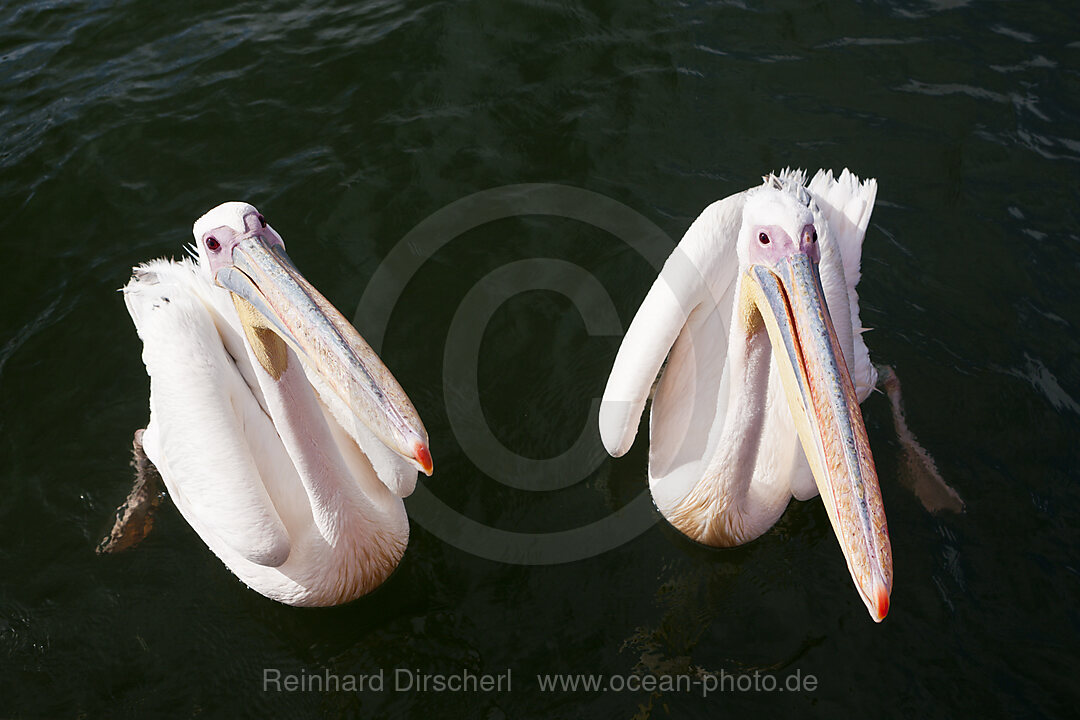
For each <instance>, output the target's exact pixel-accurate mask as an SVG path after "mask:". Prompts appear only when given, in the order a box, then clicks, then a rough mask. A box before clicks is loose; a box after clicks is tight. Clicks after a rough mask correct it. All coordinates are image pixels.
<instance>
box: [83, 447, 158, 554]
mask: <svg viewBox="0 0 1080 720" xmlns="http://www.w3.org/2000/svg"><path fill="white" fill-rule="evenodd" d="M142 437H143V431H142V430H136V431H135V440H134V443H133V448H132V458H131V467H132V468H134V470H135V484H134V485H133V486H132V488H131V492H130V493H128V496H127V499H126V500H125V501H124V503H123V504H122V505H121V506H120V507H118V508H117V509H116V522H115V523H114V524H113V528H112V530H111V531H110V532H109V534H108V535H107V536H106V537H104V538H102V540H101V542H100V543H98V547H97V552H98V553H99V554H101V553H114V552H120V551H121V550H127V549H128V548H131V547H135V546H136V545H138V544H139V543H140V542H142V540H143V538H145V537H146V536H147V535H148V534H150V530H151V529H152V528H153V527H154V513H155V511H157V508H158V506H159V505H161V501H162V499H163V498H164V497H165V487H164V484H163V483H162V481H161V475H159V474H158V471H157V468H156V467H154V463H152V462H150V458H148V457H146V453H145V452H143V446H142Z"/></svg>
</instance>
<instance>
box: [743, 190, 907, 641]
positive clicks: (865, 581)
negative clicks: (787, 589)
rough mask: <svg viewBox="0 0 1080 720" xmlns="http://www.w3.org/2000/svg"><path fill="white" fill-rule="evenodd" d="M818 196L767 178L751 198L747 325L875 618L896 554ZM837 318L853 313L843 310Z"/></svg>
mask: <svg viewBox="0 0 1080 720" xmlns="http://www.w3.org/2000/svg"><path fill="white" fill-rule="evenodd" d="M811 204H812V202H811V198H810V195H809V193H808V192H807V191H806V189H805V188H804V187H803V186H802V185H801V184H798V183H780V182H779V181H776V180H775V179H774V178H771V177H770V178H768V179H767V180H766V183H765V185H763V186H761V187H759V188H756V189H754V190H752V191H750V192H749V193H748V195H747V198H746V204H745V207H744V210H743V216H742V226H741V228H740V231H739V239H738V249H737V252H738V256H739V266H740V282H741V289H740V297H739V298H738V302H739V303H740V305H739V307H740V311H739V318H740V320H741V322H742V323H743V329H744V330H745V332H746V333H747V336H748V337H749V336H751V335H753V334H754V333H756V332H759V331H760V330H761V326H762V325H764V329H765V331H766V332H768V335H769V340H770V344H771V346H772V354H773V357H774V359H775V360H776V364H777V366H778V368H779V371H780V377H781V379H782V381H783V387H784V394H785V396H786V399H787V405H788V407H789V408H790V410H791V415H792V417H793V418H794V420H795V426H796V427H797V429H798V433H799V440H800V442H801V444H802V447H803V450H804V452H805V453H806V457H807V459H808V460H809V462H810V467H811V470H812V471H813V474H814V481H815V482H816V484H817V487H818V491H819V492H820V493H821V498H822V500H823V502H824V503H825V508H826V510H827V512H828V514H829V520H830V522H831V523H832V527H833V531H834V532H835V533H836V537H837V539H838V540H839V542H840V547H841V549H842V550H843V553H844V558H845V560H846V561H847V565H848V570H849V571H850V573H851V576H852V578H853V579H854V581H855V585H856V587H857V588H858V590H859V594H860V595H861V596H862V599H863V602H864V603H865V604H866V606H867V608H868V609H869V611H870V614H871V616H872V617H873V618H874V619H875V620H877V621H880V620H882V619H883V618H884V617H885V615H886V613H887V612H888V609H889V593H890V591H891V588H892V552H891V549H890V545H889V535H888V529H887V526H886V523H885V511H884V508H883V506H882V502H881V491H880V489H879V488H878V481H877V473H876V471H875V469H874V460H873V457H872V456H871V454H870V444H869V441H868V440H867V437H866V428H865V426H864V425H863V419H862V412H861V411H860V409H859V403H858V400H857V399H856V394H855V388H854V385H853V383H852V380H851V374H850V372H849V371H848V367H847V363H846V362H845V360H844V354H843V352H842V350H841V347H840V343H839V341H838V340H837V336H836V330H835V329H834V327H833V322H832V319H831V317H830V315H829V309H828V307H827V306H826V303H825V293H824V290H823V289H822V286H821V278H820V276H819V274H818V263H819V262H820V261H821V250H820V248H819V242H818V241H819V236H818V233H819V231H820V232H824V231H825V228H824V227H818V226H816V225H815V218H814V212H813V210H812V208H811ZM838 312H847V308H839V309H838Z"/></svg>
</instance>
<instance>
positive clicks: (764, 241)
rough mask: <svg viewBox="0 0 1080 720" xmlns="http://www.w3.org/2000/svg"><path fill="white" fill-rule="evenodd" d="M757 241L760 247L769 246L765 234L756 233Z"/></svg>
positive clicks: (767, 237)
mask: <svg viewBox="0 0 1080 720" xmlns="http://www.w3.org/2000/svg"><path fill="white" fill-rule="evenodd" d="M757 239H758V242H759V243H761V244H762V245H768V244H769V236H768V235H766V234H765V233H758V236H757Z"/></svg>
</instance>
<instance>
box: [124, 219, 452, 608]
mask: <svg viewBox="0 0 1080 720" xmlns="http://www.w3.org/2000/svg"><path fill="white" fill-rule="evenodd" d="M193 234H194V236H195V250H196V253H195V254H196V256H197V259H198V262H197V263H196V262H193V261H192V260H191V259H187V258H185V259H184V260H181V261H179V262H173V261H167V260H155V261H152V262H149V263H146V264H144V265H141V266H139V267H137V268H135V269H134V275H133V277H132V279H131V281H130V282H129V283H128V284H127V285H126V286H125V287H124V288H123V293H124V301H125V303H126V305H127V309H128V312H129V313H130V314H131V319H132V320H133V321H134V323H135V328H136V330H137V331H138V335H139V338H140V339H141V340H142V343H143V362H144V363H145V364H146V371H147V374H148V375H149V376H150V422H149V424H148V425H147V427H146V428H145V430H143V431H139V432H138V433H136V455H137V456H138V455H139V454H140V451H141V452H144V453H145V457H146V458H148V459H149V460H150V462H152V463H153V466H154V467H156V468H157V471H158V472H159V473H160V477H161V478H162V480H164V484H165V486H166V488H167V489H168V494H169V496H170V497H171V498H172V500H173V503H175V505H176V507H177V509H178V510H179V511H180V514H181V515H183V516H184V518H185V519H186V520H187V521H188V523H189V524H190V525H191V527H192V528H194V530H195V532H196V533H198V535H199V537H200V538H202V540H203V541H204V542H205V543H206V544H207V545H208V546H209V548H210V549H211V550H212V551H213V552H214V553H215V554H216V555H217V556H218V557H219V558H220V559H221V561H222V562H223V563H225V565H226V566H227V567H228V568H229V569H230V570H231V571H232V572H233V573H234V574H235V575H236V576H237V577H239V578H240V579H241V580H242V581H243V582H244V583H246V584H247V585H248V586H249V587H250V588H252V589H253V590H256V591H257V592H259V593H262V594H263V595H265V596H266V597H269V598H272V599H274V600H277V601H279V602H282V603H286V604H289V605H302V606H322V605H336V604H339V603H344V602H348V601H350V600H353V599H355V598H357V597H359V596H361V595H363V594H365V593H367V592H369V591H371V590H372V589H374V588H375V587H377V586H378V585H379V584H380V583H382V582H383V580H385V579H386V577H387V576H388V575H389V574H390V573H391V572H392V571H393V569H394V568H395V567H396V566H397V564H398V561H399V560H400V559H401V556H402V554H403V553H404V551H405V546H406V544H407V542H408V538H409V523H408V520H407V518H406V515H405V507H404V504H403V503H402V498H403V497H405V496H407V495H409V493H411V492H412V490H413V489H414V487H415V485H416V478H417V472H418V471H423V472H424V473H425V474H428V475H430V474H431V470H432V462H431V454H430V452H429V450H428V436H427V432H426V430H425V429H424V426H423V424H422V423H421V422H420V419H419V417H418V416H417V413H416V410H415V409H414V408H413V406H412V403H411V402H410V401H409V398H408V397H407V396H406V395H405V392H404V391H403V390H402V389H401V386H400V385H399V384H398V383H397V381H396V380H395V379H394V376H393V375H391V374H390V371H389V370H388V369H387V368H386V366H385V365H383V363H382V361H381V360H380V359H379V358H378V356H377V355H376V354H375V353H374V351H372V349H371V348H370V347H369V346H368V345H367V343H366V342H364V340H363V338H361V337H360V334H359V333H357V331H356V330H355V329H354V328H353V327H352V325H350V324H349V323H348V321H346V320H345V318H344V317H343V316H342V315H341V313H339V312H338V311H337V310H336V309H335V308H334V307H333V306H332V305H331V304H330V303H329V302H328V301H327V300H326V298H324V297H323V296H322V295H321V294H320V293H319V292H318V291H317V290H316V289H315V288H314V287H312V285H311V284H310V283H308V281H307V280H305V279H304V277H303V276H302V275H301V274H300V273H299V272H298V271H297V269H296V267H295V266H294V265H293V264H292V262H291V261H290V259H289V257H288V255H286V253H285V244H284V242H283V241H282V239H281V236H280V235H278V233H277V232H276V231H275V230H274V229H273V228H272V227H271V226H270V225H269V224H267V222H266V220H265V218H264V217H263V216H262V215H261V214H260V213H259V211H258V210H256V209H255V208H254V207H253V206H251V205H249V204H247V203H239V202H230V203H225V204H223V205H220V206H218V207H216V208H214V209H213V210H211V211H210V212H208V213H206V214H205V215H204V216H202V217H201V218H200V219H199V220H198V221H197V222H196V223H195V226H194V228H193ZM136 495H139V498H140V499H141V501H143V502H144V503H145V502H146V501H147V499H148V497H149V498H152V497H153V496H154V493H153V492H148V491H146V490H145V488H144V489H143V490H142V491H141V494H140V492H138V491H136V492H133V497H134V496H136ZM129 510H130V508H129ZM121 515H122V517H120V518H119V520H118V526H119V525H121V524H123V523H122V521H123V520H125V518H127V519H131V518H133V517H134V518H135V519H136V520H140V519H141V518H142V515H140V513H139V512H127V513H121ZM145 531H146V530H145V529H144V528H136V529H135V530H134V533H135V535H136V536H138V537H139V538H140V539H141V534H144V533H145ZM123 532H124V529H123V528H119V527H118V529H114V531H113V536H114V538H113V539H114V540H115V538H116V537H117V536H119V535H122V534H123ZM120 544H121V545H123V542H121V543H120Z"/></svg>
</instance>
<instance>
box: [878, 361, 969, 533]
mask: <svg viewBox="0 0 1080 720" xmlns="http://www.w3.org/2000/svg"><path fill="white" fill-rule="evenodd" d="M875 367H876V368H877V371H878V385H879V386H880V387H881V389H882V390H884V391H885V394H886V395H888V396H889V403H890V404H891V405H892V416H893V425H895V426H896V436H897V437H898V438H899V440H900V446H901V447H903V448H904V458H905V460H906V461H907V472H906V473H901V474H900V479H901V481H902V482H903V483H904V484H905V485H907V486H908V488H910V489H911V491H912V492H914V493H915V497H917V498H919V502H921V503H922V504H923V507H925V508H926V509H927V510H929V511H930V512H938V511H939V510H949V511H951V512H956V513H958V512H963V511H964V501H963V500H961V499H960V496H959V495H958V494H957V493H956V491H955V490H953V489H952V488H951V487H949V485H948V483H946V482H945V479H944V478H943V477H941V474H940V473H939V472H938V469H937V465H936V464H935V463H934V459H933V458H932V457H930V453H928V452H926V449H925V448H923V446H922V445H920V444H919V441H918V440H916V439H915V436H914V435H913V434H912V433H911V430H909V429H908V426H907V421H906V420H905V419H904V401H903V398H902V397H901V395H900V378H898V377H896V372H895V371H894V370H893V369H892V368H891V367H889V366H888V365H875Z"/></svg>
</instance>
